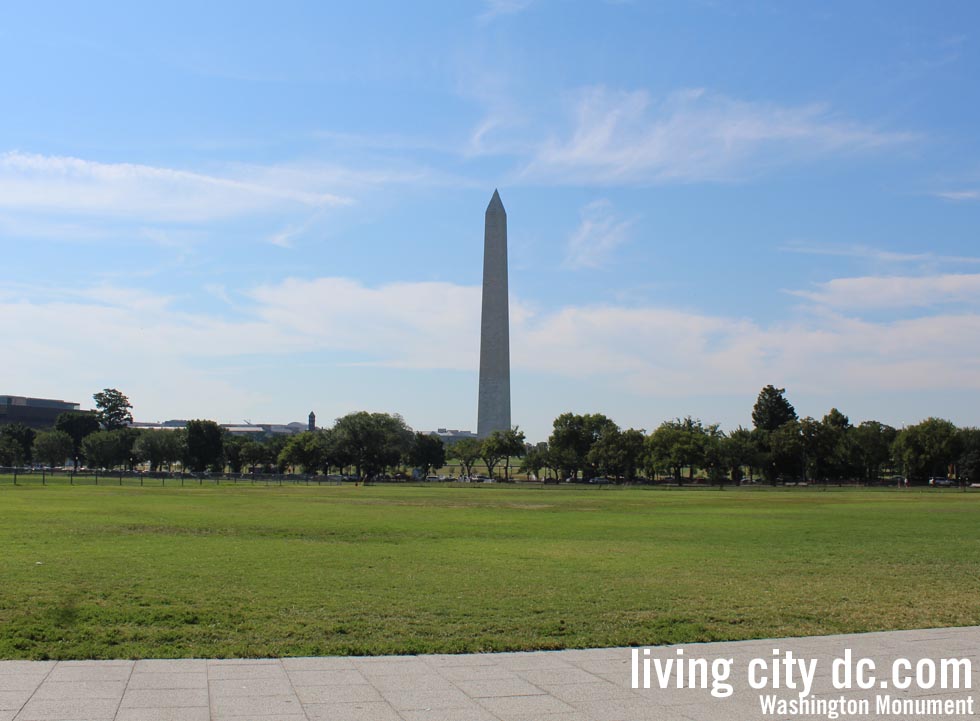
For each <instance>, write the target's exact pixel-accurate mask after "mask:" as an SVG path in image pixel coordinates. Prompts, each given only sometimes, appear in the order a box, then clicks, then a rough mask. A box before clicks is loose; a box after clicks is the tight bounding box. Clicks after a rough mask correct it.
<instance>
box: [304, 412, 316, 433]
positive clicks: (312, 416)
mask: <svg viewBox="0 0 980 721" xmlns="http://www.w3.org/2000/svg"><path fill="white" fill-rule="evenodd" d="M306 430H308V431H315V430H316V413H314V412H313V411H310V424H309V425H308V426H307V427H306Z"/></svg>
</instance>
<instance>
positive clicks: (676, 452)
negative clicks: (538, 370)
mask: <svg viewBox="0 0 980 721" xmlns="http://www.w3.org/2000/svg"><path fill="white" fill-rule="evenodd" d="M93 398H94V400H95V403H96V409H97V410H96V412H95V413H63V414H61V415H60V416H59V417H58V418H57V420H56V422H55V426H54V428H53V429H51V430H48V431H41V432H35V431H34V430H32V429H30V428H26V427H25V426H22V425H19V424H9V425H5V426H2V427H0V465H4V466H12V465H22V464H24V463H29V462H32V461H33V462H39V461H40V462H45V463H47V464H49V465H52V466H55V465H61V464H62V463H63V462H64V461H65V459H68V458H70V459H73V462H74V463H75V465H76V467H77V466H78V465H79V464H80V463H85V464H87V465H89V466H91V467H96V468H115V467H120V466H124V467H128V468H133V467H135V466H136V465H138V464H147V465H148V466H149V468H150V470H151V471H158V470H163V469H167V470H171V469H172V468H173V467H174V466H175V465H176V464H178V463H179V464H180V465H181V468H182V469H186V470H191V471H196V472H201V471H207V470H210V471H214V472H222V471H224V470H226V469H227V470H229V471H231V472H232V473H241V472H242V470H243V469H248V470H259V471H265V472H278V473H283V472H285V471H286V470H288V469H293V470H299V471H302V472H304V473H311V474H312V473H320V472H322V473H329V472H330V471H331V470H337V471H338V472H341V473H345V474H349V475H352V476H354V477H356V478H361V479H364V478H372V477H377V476H381V475H384V474H389V473H398V472H400V471H402V470H404V469H406V468H410V469H417V470H418V472H420V473H421V474H422V475H428V474H429V473H430V472H431V471H432V470H434V469H438V468H441V467H443V466H444V465H445V464H446V462H447V460H450V459H451V460H454V461H456V462H457V463H458V464H459V466H460V474H461V475H465V476H474V475H475V470H476V468H477V467H478V466H479V464H480V463H482V466H483V467H484V468H485V469H486V472H487V474H488V475H489V476H491V477H492V476H495V475H498V474H502V476H503V478H504V479H508V478H510V476H511V470H512V463H513V462H514V461H515V459H523V462H522V463H521V465H520V472H521V473H525V474H529V475H530V474H534V475H535V476H538V477H550V478H553V479H581V480H591V479H601V480H603V481H611V482H618V481H635V480H638V479H644V478H645V479H654V478H656V477H658V476H667V477H670V478H672V479H673V480H674V481H675V482H677V483H683V482H685V481H692V480H694V479H695V478H699V477H704V478H707V479H708V480H709V481H710V482H712V483H717V484H724V483H740V482H742V480H743V479H744V478H745V476H746V475H748V476H749V477H752V478H756V477H758V478H761V479H762V480H764V481H767V482H769V483H777V482H779V481H780V480H793V481H805V482H812V481H818V482H819V481H824V482H841V481H845V480H847V481H860V482H864V483H869V484H870V483H875V482H877V481H878V480H879V479H880V478H881V476H882V473H883V472H884V471H885V470H890V471H891V472H894V473H900V474H902V475H903V476H905V477H907V478H909V479H910V480H911V481H912V482H915V483H922V482H925V481H926V480H927V479H928V478H930V477H945V476H947V475H952V476H955V477H956V478H957V479H958V480H967V479H972V480H978V481H980V429H977V428H957V427H956V426H955V425H954V424H953V423H952V422H950V421H947V420H943V419H940V418H928V419H926V420H924V421H922V422H921V423H918V424H916V425H913V426H908V427H906V428H902V429H900V430H899V429H896V428H893V427H891V426H889V425H887V424H885V423H881V422H879V421H874V420H871V421H864V422H862V423H860V424H858V425H852V424H851V423H850V421H849V419H848V417H847V416H846V415H844V414H843V413H842V412H841V411H839V410H838V409H836V408H832V409H831V410H830V411H829V412H828V413H827V414H826V415H825V416H824V417H823V418H821V419H820V420H817V419H814V418H811V417H806V418H799V417H798V416H797V413H796V410H795V408H794V407H793V405H792V404H791V403H790V402H789V401H788V400H787V398H786V396H785V389H782V388H776V387H774V386H772V385H768V386H766V387H765V388H763V389H762V391H761V392H760V393H759V395H758V398H757V399H756V402H755V405H754V407H753V409H752V424H753V427H752V428H751V429H747V428H742V427H738V428H736V429H735V430H733V431H730V432H728V433H726V432H724V431H722V430H721V429H720V428H719V425H718V424H704V423H703V422H702V421H701V420H700V419H695V418H691V417H690V416H688V417H686V418H683V419H680V418H677V419H674V420H669V421H664V422H663V423H661V424H660V425H659V426H658V427H657V428H656V429H654V430H653V431H652V432H650V433H647V432H646V431H645V430H642V429H634V428H628V429H621V428H620V427H619V426H618V425H617V424H616V423H615V422H613V421H612V420H611V419H610V418H608V417H606V416H605V415H602V414H601V413H595V414H581V415H579V414H573V413H563V414H561V415H560V416H558V417H557V418H556V419H555V421H554V424H553V430H552V433H551V435H550V436H549V438H548V440H547V442H545V443H539V444H537V445H531V444H527V443H526V442H525V437H524V433H523V432H522V431H520V430H519V429H518V428H513V429H511V430H508V431H496V432H494V433H493V434H491V435H490V436H488V437H487V438H484V439H476V438H465V439H462V440H459V441H457V442H455V443H453V444H451V445H449V446H448V447H447V446H446V445H444V444H443V442H442V440H441V439H440V438H438V437H437V436H433V435H428V434H424V433H417V432H414V431H413V430H412V429H411V428H410V427H409V426H408V425H407V424H406V423H405V421H404V420H403V419H402V418H401V417H400V416H398V415H393V414H387V413H369V412H366V411H361V412H357V413H350V414H348V415H346V416H343V417H342V418H338V419H337V421H336V422H335V424H334V425H333V426H332V427H331V428H324V429H317V430H315V431H305V432H303V433H298V434H295V435H292V436H282V435H272V436H270V437H267V438H264V439H261V440H257V439H247V438H242V437H240V436H234V435H231V434H229V433H227V432H226V431H224V430H223V429H222V428H221V427H220V426H219V425H218V424H217V423H215V422H214V421H210V420H192V421H189V422H188V423H187V426H186V427H185V428H179V429H174V430H139V429H135V428H132V427H130V425H129V424H130V423H131V422H132V414H131V411H130V409H131V408H132V405H131V404H130V403H129V399H128V398H127V397H126V396H125V395H124V394H123V393H121V392H120V391H118V390H116V389H112V388H107V389H105V390H103V391H101V392H100V393H96V394H95V395H94V396H93Z"/></svg>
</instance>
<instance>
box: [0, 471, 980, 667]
mask: <svg viewBox="0 0 980 721" xmlns="http://www.w3.org/2000/svg"><path fill="white" fill-rule="evenodd" d="M978 527H980V495H978V494H972V493H967V494H964V493H955V492H919V491H877V492H865V491H854V490H851V491H834V490H830V491H822V490H809V489H792V490H785V491H768V490H767V491H759V490H738V491H736V490H733V489H729V490H726V491H724V492H718V491H704V490H701V491H684V490H671V491H651V490H641V489H635V490H614V491H613V490H609V491H599V490H595V489H581V490H575V489H562V488H546V489H540V490H530V489H516V488H506V487H474V488H446V487H442V488H416V487H412V488H404V487H397V486H373V487H372V486H369V487H363V486H359V487H350V486H346V487H336V486H333V487H328V486H324V487H322V488H317V487H300V488H286V487H283V488H278V487H273V488H264V487H254V488H253V487H237V488H235V487H229V486H224V485H223V486H220V487H217V488H215V487H210V488H209V487H206V486H205V487H186V488H151V487H145V488H138V487H137V488H132V487H122V488H119V487H113V486H99V487H93V486H86V487H77V486H76V487H67V486H64V485H55V486H47V487H41V486H37V485H32V486H18V487H14V486H12V485H7V484H4V485H2V486H0V657H2V658H35V659H37V658H119V657H131V658H136V657H189V656H208V657H222V656H245V657H248V656H284V655H319V654H386V653H415V652H464V651H491V650H515V649H539V648H546V649H548V648H568V647H584V646H608V645H628V644H656V643H671V642H691V641H711V640H723V639H744V638H758V637H767V636H782V635H807V634H823V633H838V632H855V631H871V630H881V629H900V628H914V627H926V626H946V625H969V624H977V623H980V534H978V533H977V528H978Z"/></svg>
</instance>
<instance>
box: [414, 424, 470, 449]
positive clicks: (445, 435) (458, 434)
mask: <svg viewBox="0 0 980 721" xmlns="http://www.w3.org/2000/svg"><path fill="white" fill-rule="evenodd" d="M422 432H423V433H425V434H426V435H430V436H436V437H437V438H439V439H440V440H442V442H443V443H445V444H446V445H447V446H448V445H451V444H453V443H455V442H456V441H461V440H463V439H464V438H478V437H479V436H477V434H476V433H474V432H473V431H460V430H456V429H455V428H437V429H436V430H434V431H422Z"/></svg>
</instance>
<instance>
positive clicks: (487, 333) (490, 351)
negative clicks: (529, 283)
mask: <svg viewBox="0 0 980 721" xmlns="http://www.w3.org/2000/svg"><path fill="white" fill-rule="evenodd" d="M509 430H510V315H509V311H508V306H507V212H506V211H505V210H504V204H503V203H501V202H500V195H499V194H498V193H497V191H496V190H494V191H493V197H492V198H491V199H490V205H488V206H487V214H486V225H485V230H484V236H483V317H482V320H481V323H480V402H479V408H478V411H477V424H476V432H477V435H478V436H479V437H480V438H486V437H487V436H489V435H490V434H491V433H492V432H493V431H509Z"/></svg>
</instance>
